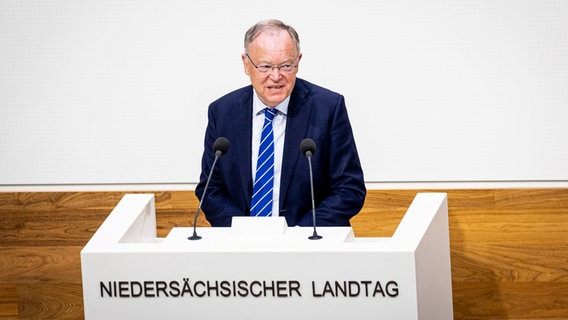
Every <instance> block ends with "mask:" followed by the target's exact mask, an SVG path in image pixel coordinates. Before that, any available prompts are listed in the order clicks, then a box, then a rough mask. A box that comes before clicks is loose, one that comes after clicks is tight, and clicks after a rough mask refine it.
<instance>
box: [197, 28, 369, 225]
mask: <svg viewBox="0 0 568 320" xmlns="http://www.w3.org/2000/svg"><path fill="white" fill-rule="evenodd" d="M301 58H302V54H301V53H300V42H299V37H298V34H297V32H296V31H295V30H294V29H293V28H292V27H290V26H288V25H286V24H284V23H282V22H281V21H278V20H265V21H261V22H259V23H257V24H255V25H254V26H253V27H251V28H250V29H249V30H248V31H247V32H246V34H245V53H244V54H243V55H242V61H243V66H244V71H245V73H246V74H247V75H248V76H249V77H250V80H251V85H250V86H247V87H244V88H241V89H238V90H236V91H233V92H231V93H229V94H227V95H225V96H223V97H221V98H219V99H218V100H216V101H214V102H213V103H211V105H210V106H209V110H208V125H207V130H206V133H205V144H204V146H205V150H204V153H203V158H202V173H201V176H200V182H199V184H198V185H197V187H196V191H195V192H196V195H197V197H198V198H199V199H201V197H202V196H203V192H204V187H205V184H206V181H207V175H208V173H209V172H210V170H211V165H212V163H213V160H214V158H215V154H214V151H213V149H212V145H213V143H214V141H215V140H216V139H217V138H219V137H226V138H227V139H228V140H229V141H230V143H231V147H230V150H229V151H228V152H226V155H224V156H223V157H222V158H220V159H219V160H218V162H217V164H216V167H215V170H214V172H213V175H212V178H211V181H210V183H209V187H208V189H207V191H206V195H205V199H203V202H202V209H203V212H204V213H205V216H206V218H207V220H208V221H209V222H210V223H211V225H212V226H214V227H217V226H230V225H231V219H232V217H233V216H249V215H251V201H252V197H253V196H252V194H253V185H254V184H255V179H257V177H256V170H257V169H259V168H260V167H261V164H260V162H259V164H258V165H257V157H258V155H259V148H261V146H260V145H261V142H260V139H261V131H262V130H263V128H262V127H263V123H264V121H265V114H266V113H267V112H268V111H270V113H275V114H276V115H275V116H274V119H273V120H272V127H273V128H272V129H271V131H272V132H273V141H274V142H273V151H274V152H273V155H274V156H273V168H271V170H273V171H271V174H273V178H271V179H270V183H271V186H272V184H273V188H271V193H270V196H269V197H270V200H271V202H270V203H269V204H268V205H267V206H269V207H271V208H272V210H269V211H270V213H269V215H271V216H284V217H285V218H286V221H287V223H288V225H289V226H295V225H299V226H312V225H313V220H312V201H311V195H310V194H311V191H310V190H311V189H310V177H309V167H308V160H307V158H306V157H305V156H304V155H302V153H301V152H300V143H301V141H302V140H303V139H305V138H310V139H312V140H314V142H315V144H316V147H317V150H316V152H314V153H313V156H312V168H313V179H314V193H315V205H316V210H315V211H316V222H317V225H319V226H349V225H350V224H349V220H350V219H351V217H353V216H354V215H356V214H357V213H358V212H359V211H360V210H361V208H362V206H363V202H364V199H365V195H366V189H365V184H364V179H363V172H362V169H361V163H360V161H359V156H358V154H357V149H356V146H355V141H354V138H353V132H352V128H351V124H350V122H349V118H348V115H347V110H346V107H345V100H344V97H343V96H342V95H340V94H338V93H335V92H332V91H330V90H327V89H325V88H322V87H319V86H317V85H314V84H312V83H310V82H308V81H305V80H302V79H299V78H296V74H297V72H298V66H299V62H300V59H301ZM267 108H268V109H267ZM267 110H268V111H267ZM271 139H272V138H271ZM271 141H272V140H271ZM261 153H262V152H261ZM271 177H272V176H271ZM254 189H255V190H256V186H254ZM255 192H256V191H255ZM253 207H254V205H253ZM255 210H256V209H253V214H252V215H253V216H254V215H257V214H258V213H255V212H256V211H255Z"/></svg>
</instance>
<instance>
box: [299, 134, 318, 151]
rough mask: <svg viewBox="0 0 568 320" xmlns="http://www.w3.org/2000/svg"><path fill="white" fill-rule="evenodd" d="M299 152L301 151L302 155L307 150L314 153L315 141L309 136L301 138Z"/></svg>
mask: <svg viewBox="0 0 568 320" xmlns="http://www.w3.org/2000/svg"><path fill="white" fill-rule="evenodd" d="M300 152H302V154H303V155H306V154H307V153H308V152H310V155H312V154H314V153H316V143H315V142H314V140H312V139H310V138H306V139H304V140H302V142H301V143H300Z"/></svg>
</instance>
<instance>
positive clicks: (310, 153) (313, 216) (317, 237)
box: [306, 151, 323, 240]
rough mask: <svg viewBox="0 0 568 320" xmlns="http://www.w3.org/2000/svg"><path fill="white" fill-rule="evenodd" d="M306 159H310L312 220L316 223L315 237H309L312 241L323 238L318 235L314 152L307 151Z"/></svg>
mask: <svg viewBox="0 0 568 320" xmlns="http://www.w3.org/2000/svg"><path fill="white" fill-rule="evenodd" d="M306 157H307V158H308V165H309V166H310V189H311V192H312V220H313V222H314V233H313V235H311V236H309V237H308V239H310V240H319V239H321V238H323V237H322V236H320V235H318V233H317V231H316V204H315V200H314V178H313V174H312V152H311V151H306Z"/></svg>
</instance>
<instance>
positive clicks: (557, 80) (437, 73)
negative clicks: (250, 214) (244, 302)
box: [0, 0, 568, 186]
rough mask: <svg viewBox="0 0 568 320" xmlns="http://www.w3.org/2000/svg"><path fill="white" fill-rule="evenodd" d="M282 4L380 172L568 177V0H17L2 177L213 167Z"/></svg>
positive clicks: (0, 95)
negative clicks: (225, 106) (254, 37)
mask: <svg viewBox="0 0 568 320" xmlns="http://www.w3.org/2000/svg"><path fill="white" fill-rule="evenodd" d="M272 17H274V18H279V19H282V20H284V21H285V22H287V23H289V24H291V25H293V26H294V27H295V28H296V29H297V30H298V32H299V33H300V39H301V46H302V51H303V54H304V56H303V59H302V61H301V64H300V71H299V74H298V76H299V77H301V78H305V79H307V80H309V81H312V82H315V83H318V84H320V85H323V86H325V87H328V88H330V89H332V90H334V91H338V92H340V93H342V94H344V95H345V97H346V101H347V107H348V109H349V114H350V117H351V121H352V125H353V126H354V130H355V137H356V141H357V145H358V149H359V152H360V156H361V158H362V161H363V167H364V168H363V169H364V171H365V178H366V180H367V182H411V181H426V182H428V181H432V182H435V181H528V180H538V181H547V180H548V181H552V180H556V181H566V180H568V165H567V164H568V130H567V129H566V123H567V120H568V107H567V106H568V2H567V1H562V0H542V1H537V0H533V1H528V0H525V1H518V0H476V1H441V0H432V1H419V0H380V1H370V0H369V1H355V2H353V1H345V0H344V1H337V0H332V1H330V0H325V1H324V0H312V1H297V0H292V1H288V2H286V3H285V4H284V5H283V4H282V3H270V2H263V1H238V2H236V1H229V0H226V1H157V0H155V1H150V0H148V1H114V0H113V1H110V0H109V1H86V0H58V1H39V0H37V1H34V0H29V1H15V0H8V1H2V2H0V107H1V111H2V113H1V114H2V115H1V117H0V150H1V158H0V185H4V186H7V185H42V184H56V185H57V184H94V185H96V184H138V183H140V184H144V183H161V184H178V183H194V182H196V181H197V179H198V177H199V171H200V157H201V153H202V150H203V134H204V130H205V125H206V121H207V118H206V117H207V115H206V110H207V106H208V104H209V103H210V102H211V101H213V100H214V99H216V98H217V97H219V96H221V95H222V94H224V93H226V92H229V91H232V90H233V89H236V88H238V87H241V86H244V85H246V84H248V78H247V77H246V76H245V74H244V73H243V70H242V64H241V59H240V54H241V53H242V51H243V48H242V41H243V40H242V39H243V35H244V32H245V31H246V29H247V28H248V27H249V26H250V25H252V24H253V23H255V22H257V21H258V20H261V19H264V18H272ZM232 147H233V148H235V147H237V146H232ZM229 152H230V151H229Z"/></svg>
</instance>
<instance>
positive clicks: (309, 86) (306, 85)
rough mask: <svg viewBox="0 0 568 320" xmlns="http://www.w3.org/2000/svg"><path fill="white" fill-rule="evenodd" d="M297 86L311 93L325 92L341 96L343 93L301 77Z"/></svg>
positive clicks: (297, 81)
mask: <svg viewBox="0 0 568 320" xmlns="http://www.w3.org/2000/svg"><path fill="white" fill-rule="evenodd" d="M296 86H298V88H299V89H301V90H305V91H307V92H309V93H310V94H323V95H330V96H340V95H341V94H340V93H338V92H335V91H333V90H330V89H328V88H325V87H322V86H320V85H317V84H315V83H312V82H309V81H307V80H304V79H301V78H297V79H296Z"/></svg>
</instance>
